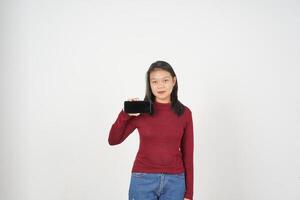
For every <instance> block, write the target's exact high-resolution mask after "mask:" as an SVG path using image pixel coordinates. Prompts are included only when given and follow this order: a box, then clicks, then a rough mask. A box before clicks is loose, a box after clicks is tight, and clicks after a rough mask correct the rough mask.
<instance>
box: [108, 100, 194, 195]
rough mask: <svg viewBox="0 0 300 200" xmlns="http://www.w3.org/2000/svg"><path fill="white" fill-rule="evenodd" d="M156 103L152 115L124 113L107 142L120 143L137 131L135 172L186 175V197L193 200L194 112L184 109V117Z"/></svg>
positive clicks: (133, 170)
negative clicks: (138, 143)
mask: <svg viewBox="0 0 300 200" xmlns="http://www.w3.org/2000/svg"><path fill="white" fill-rule="evenodd" d="M153 103H154V104H153V107H154V115H153V116H151V115H149V114H146V113H141V114H140V115H138V116H130V115H128V114H127V113H125V112H124V111H123V110H122V111H121V112H120V113H119V115H118V118H117V119H116V121H115V122H114V124H113V125H112V127H111V129H110V132H109V137H108V142H109V144H110V145H117V144H120V143H122V142H123V141H124V140H125V139H126V138H127V137H128V136H129V135H130V134H131V133H132V132H133V131H134V130H135V129H136V128H137V129H138V132H139V136H140V145H139V150H138V152H137V154H136V157H135V161H134V163H133V167H132V172H148V173H181V172H185V181H186V192H185V198H188V199H193V183H194V180H193V179H194V168H193V157H194V156H193V153H194V133H193V119H192V112H191V110H190V109H189V108H188V107H187V106H184V107H185V109H184V113H183V115H181V116H178V115H177V114H176V113H174V112H173V111H172V109H171V103H159V102H156V101H155V102H153Z"/></svg>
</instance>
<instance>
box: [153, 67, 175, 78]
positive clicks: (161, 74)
mask: <svg viewBox="0 0 300 200" xmlns="http://www.w3.org/2000/svg"><path fill="white" fill-rule="evenodd" d="M171 77H172V76H171V74H170V73H169V72H168V71H166V70H161V69H156V70H154V71H152V72H151V73H150V79H162V78H171Z"/></svg>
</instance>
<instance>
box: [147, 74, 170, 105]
mask: <svg viewBox="0 0 300 200" xmlns="http://www.w3.org/2000/svg"><path fill="white" fill-rule="evenodd" d="M175 83H176V77H174V78H172V76H171V74H170V73H169V72H168V71H165V70H162V69H155V70H154V71H152V72H151V73H150V86H151V90H152V93H153V94H154V96H155V97H156V101H158V102H161V103H169V102H171V93H172V90H173V87H174V85H175Z"/></svg>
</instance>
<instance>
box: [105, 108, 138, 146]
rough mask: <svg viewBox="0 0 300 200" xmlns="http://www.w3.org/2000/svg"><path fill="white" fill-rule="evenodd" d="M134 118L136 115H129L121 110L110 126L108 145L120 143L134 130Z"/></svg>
mask: <svg viewBox="0 0 300 200" xmlns="http://www.w3.org/2000/svg"><path fill="white" fill-rule="evenodd" d="M135 118H136V116H129V115H128V114H127V113H126V112H124V110H122V111H121V112H120V113H119V115H118V117H117V119H116V121H115V122H114V124H113V125H112V126H111V129H110V132H109V136H108V143H109V144H110V145H117V144H120V143H122V142H123V141H124V140H125V139H126V138H127V137H128V136H129V135H130V134H131V133H132V132H133V131H134V130H135V128H136V126H135Z"/></svg>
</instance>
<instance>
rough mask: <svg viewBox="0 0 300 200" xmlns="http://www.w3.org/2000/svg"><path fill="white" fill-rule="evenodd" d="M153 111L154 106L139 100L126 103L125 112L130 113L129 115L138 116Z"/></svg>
mask: <svg viewBox="0 0 300 200" xmlns="http://www.w3.org/2000/svg"><path fill="white" fill-rule="evenodd" d="M151 110H152V106H151V103H150V102H149V101H140V100H139V99H138V98H133V99H129V100H128V101H124V111H125V112H126V113H128V115H134V116H137V115H139V114H140V113H150V112H151Z"/></svg>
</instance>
